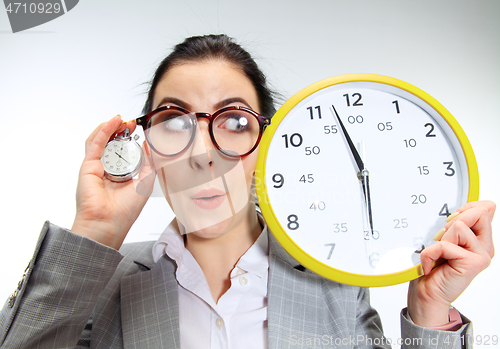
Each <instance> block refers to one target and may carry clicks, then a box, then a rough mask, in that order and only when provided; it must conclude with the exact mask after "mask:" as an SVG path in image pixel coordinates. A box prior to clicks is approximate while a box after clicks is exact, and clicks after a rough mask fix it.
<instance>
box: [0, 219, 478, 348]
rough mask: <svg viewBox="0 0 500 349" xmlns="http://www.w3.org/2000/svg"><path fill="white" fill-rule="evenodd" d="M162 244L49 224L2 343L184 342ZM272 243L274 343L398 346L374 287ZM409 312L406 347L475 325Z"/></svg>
mask: <svg viewBox="0 0 500 349" xmlns="http://www.w3.org/2000/svg"><path fill="white" fill-rule="evenodd" d="M153 243H154V242H143V243H134V244H128V245H124V246H123V248H122V249H121V250H120V252H121V253H118V252H117V251H115V250H113V249H110V248H108V247H106V246H103V245H100V244H98V243H96V242H94V241H92V240H89V239H86V238H83V237H81V236H78V235H76V234H73V233H71V232H69V231H67V230H65V229H62V228H59V227H57V226H54V225H51V224H50V223H49V222H46V223H45V225H44V227H43V229H42V232H41V234H40V238H39V240H38V243H37V247H36V250H35V253H34V256H33V259H32V260H31V261H30V264H29V266H28V268H27V269H26V272H25V275H24V276H23V280H22V282H20V284H19V285H18V289H17V290H16V292H14V294H13V295H12V296H11V297H10V298H9V299H8V300H7V302H6V304H5V306H4V308H3V309H2V311H1V313H0V347H2V348H82V347H84V348H87V347H90V348H106V349H109V348H141V349H143V348H148V349H149V348H179V346H180V343H179V316H178V310H179V308H178V298H177V282H176V280H175V276H174V271H175V263H174V262H173V261H172V260H170V259H168V258H167V257H164V258H162V259H160V260H159V261H158V262H157V263H154V262H153V259H152V254H151V249H152V245H153ZM269 251H270V252H269V253H270V261H269V262H270V266H269V286H268V347H269V348H273V349H274V348H276V349H278V348H292V347H293V348H301V347H308V348H389V347H390V344H389V343H388V341H387V340H386V339H385V338H384V337H383V333H382V326H381V323H380V319H379V316H378V314H377V313H376V311H375V310H373V309H372V308H371V307H370V303H369V295H368V290H367V289H363V288H358V287H352V286H347V285H342V284H338V283H335V282H332V281H329V280H326V279H324V278H321V277H319V276H317V275H315V274H313V273H311V272H308V271H303V268H296V266H297V262H295V261H294V260H293V259H292V258H291V257H290V256H289V255H288V254H287V253H286V252H285V251H284V250H283V249H282V248H281V247H280V246H279V244H278V243H277V242H276V241H275V240H274V238H273V237H272V235H271V234H269ZM401 319H402V320H401V321H402V326H401V328H402V341H404V342H405V343H407V344H408V345H403V346H402V347H403V348H408V349H409V348H415V349H416V348H429V349H430V348H440V349H441V348H457V349H458V348H462V346H461V342H463V341H464V338H467V336H472V326H471V325H470V324H468V325H464V326H463V328H462V329H461V330H460V331H458V332H456V333H455V332H442V331H435V330H428V329H423V328H420V327H418V326H415V325H413V324H411V323H410V322H409V321H408V320H406V317H405V316H403V315H402V316H401ZM466 321H467V320H466ZM461 336H462V337H461ZM465 342H466V343H467V339H465ZM393 344H394V343H393Z"/></svg>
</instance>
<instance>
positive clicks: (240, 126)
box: [218, 114, 248, 132]
mask: <svg viewBox="0 0 500 349" xmlns="http://www.w3.org/2000/svg"><path fill="white" fill-rule="evenodd" d="M218 127H219V128H222V129H225V130H228V131H232V132H242V131H245V130H246V129H247V128H248V119H247V118H246V117H245V116H243V115H237V114H234V115H227V116H226V117H225V119H224V122H222V123H220V124H219V125H218Z"/></svg>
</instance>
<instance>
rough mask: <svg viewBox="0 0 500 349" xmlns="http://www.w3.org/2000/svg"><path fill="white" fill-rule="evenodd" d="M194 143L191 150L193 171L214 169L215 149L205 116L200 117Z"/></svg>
mask: <svg viewBox="0 0 500 349" xmlns="http://www.w3.org/2000/svg"><path fill="white" fill-rule="evenodd" d="M197 120H198V122H197V125H196V131H195V135H194V139H193V143H192V145H191V149H190V158H189V159H190V165H191V167H192V168H193V169H198V170H203V169H207V168H212V166H213V160H212V156H211V152H212V151H214V150H215V147H214V145H213V143H212V139H211V138H210V131H209V128H208V126H209V121H208V120H207V119H205V118H204V117H203V116H202V117H198V119H197Z"/></svg>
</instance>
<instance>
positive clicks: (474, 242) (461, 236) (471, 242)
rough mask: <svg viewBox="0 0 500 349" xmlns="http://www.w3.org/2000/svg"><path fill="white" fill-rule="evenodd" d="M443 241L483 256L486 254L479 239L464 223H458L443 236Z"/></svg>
mask: <svg viewBox="0 0 500 349" xmlns="http://www.w3.org/2000/svg"><path fill="white" fill-rule="evenodd" d="M441 241H444V242H449V243H451V244H454V245H457V246H460V247H462V248H464V249H466V250H467V251H471V252H474V253H478V254H482V253H486V251H485V250H484V248H483V246H482V244H481V243H480V242H479V239H478V237H477V236H476V235H475V234H474V232H473V231H472V230H471V229H470V228H469V227H468V226H467V225H466V224H465V223H464V222H462V221H456V222H454V223H453V225H452V226H451V227H450V228H449V229H448V230H447V231H446V233H445V234H444V235H443V238H442V239H441Z"/></svg>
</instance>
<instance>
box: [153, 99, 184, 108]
mask: <svg viewBox="0 0 500 349" xmlns="http://www.w3.org/2000/svg"><path fill="white" fill-rule="evenodd" d="M166 103H173V104H177V105H178V106H179V107H181V108H184V109H187V110H190V105H189V104H187V103H186V102H184V101H182V100H180V99H179V98H174V97H165V98H163V99H162V100H161V101H160V103H158V105H157V106H156V108H155V109H158V108H159V107H160V105H163V104H166Z"/></svg>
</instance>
